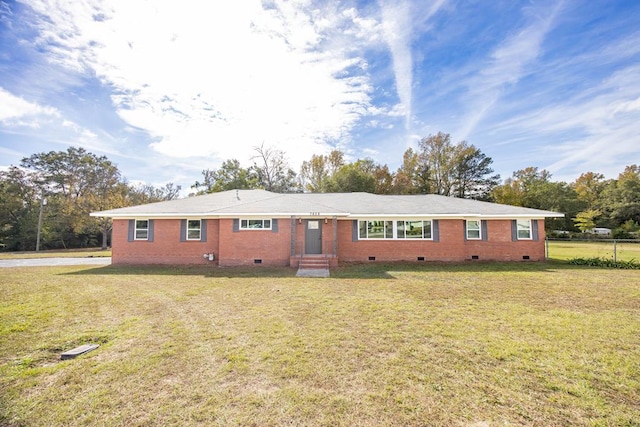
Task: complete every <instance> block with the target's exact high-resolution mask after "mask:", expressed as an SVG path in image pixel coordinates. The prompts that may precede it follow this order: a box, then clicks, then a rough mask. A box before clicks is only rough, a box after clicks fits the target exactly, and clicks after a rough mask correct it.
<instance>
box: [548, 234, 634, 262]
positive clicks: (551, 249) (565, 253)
mask: <svg viewBox="0 0 640 427" xmlns="http://www.w3.org/2000/svg"><path fill="white" fill-rule="evenodd" d="M546 250H547V259H560V260H569V259H574V258H605V259H611V260H613V261H614V262H618V261H640V240H638V239H591V240H580V239H553V238H548V239H547V241H546Z"/></svg>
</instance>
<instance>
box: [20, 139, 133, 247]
mask: <svg viewBox="0 0 640 427" xmlns="http://www.w3.org/2000/svg"><path fill="white" fill-rule="evenodd" d="M21 165H22V167H24V168H27V169H29V170H32V171H34V172H35V173H36V175H37V176H38V180H39V182H41V183H42V185H43V186H45V187H46V188H47V190H48V191H47V200H48V202H49V203H48V208H49V210H50V211H53V212H55V216H53V217H52V218H50V227H51V230H52V231H53V234H54V236H53V237H54V238H55V240H56V242H57V243H55V244H54V243H53V242H49V243H50V244H54V245H59V246H61V247H68V246H71V247H78V246H86V245H90V244H94V243H95V242H94V239H95V236H96V232H97V230H98V229H101V228H102V229H104V227H103V226H101V225H100V224H99V221H100V220H99V219H97V218H92V217H90V216H89V213H90V212H92V211H94V210H100V208H104V207H105V206H107V207H113V206H108V205H105V204H104V203H102V202H103V201H105V200H109V199H110V198H109V196H108V194H107V193H108V192H109V191H110V190H111V188H112V186H113V184H114V183H116V182H118V181H119V180H120V173H119V171H118V169H117V167H115V166H114V165H113V164H112V163H111V162H110V161H109V160H108V159H107V158H106V157H105V156H96V155H95V154H92V153H89V152H87V151H86V150H85V149H84V148H75V147H69V148H68V149H67V150H66V151H50V152H48V153H39V154H33V155H31V156H30V157H26V158H24V159H22V162H21ZM115 207H117V206H115Z"/></svg>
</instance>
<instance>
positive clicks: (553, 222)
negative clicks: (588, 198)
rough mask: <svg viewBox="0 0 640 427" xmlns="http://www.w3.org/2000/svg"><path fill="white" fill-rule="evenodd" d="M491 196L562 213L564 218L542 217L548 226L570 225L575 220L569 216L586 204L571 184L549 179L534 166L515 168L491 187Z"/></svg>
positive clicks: (575, 213) (508, 201)
mask: <svg viewBox="0 0 640 427" xmlns="http://www.w3.org/2000/svg"><path fill="white" fill-rule="evenodd" d="M491 198H492V200H494V201H495V202H497V203H503V204H509V205H513V206H523V207H527V208H534V209H543V210H550V211H554V212H562V213H564V214H565V217H564V218H550V219H548V220H547V221H545V227H546V228H547V229H549V230H553V229H562V230H568V229H573V228H574V225H575V224H574V223H573V221H572V218H574V217H576V216H577V214H578V212H580V211H582V210H583V209H584V207H585V204H584V203H583V202H580V201H579V200H578V195H577V193H576V192H575V190H574V189H573V187H572V186H570V185H568V184H567V183H565V182H553V181H551V173H550V172H549V171H547V170H544V169H543V170H540V169H538V168H537V167H528V168H525V169H521V170H518V171H516V172H514V173H513V175H512V177H511V178H509V179H507V180H505V183H504V184H502V185H499V186H497V187H495V188H494V189H493V190H492V192H491Z"/></svg>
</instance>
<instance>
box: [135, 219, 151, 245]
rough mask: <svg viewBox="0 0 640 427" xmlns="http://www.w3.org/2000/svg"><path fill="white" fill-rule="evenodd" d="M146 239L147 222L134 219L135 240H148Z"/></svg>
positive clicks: (146, 220)
mask: <svg viewBox="0 0 640 427" xmlns="http://www.w3.org/2000/svg"><path fill="white" fill-rule="evenodd" d="M148 239H149V220H148V219H136V226H135V240H148Z"/></svg>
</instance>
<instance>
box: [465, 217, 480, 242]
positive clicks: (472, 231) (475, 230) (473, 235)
mask: <svg viewBox="0 0 640 427" xmlns="http://www.w3.org/2000/svg"><path fill="white" fill-rule="evenodd" d="M466 222H467V240H480V239H481V238H482V232H481V231H480V230H481V228H480V220H477V219H471V220H467V221H466Z"/></svg>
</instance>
